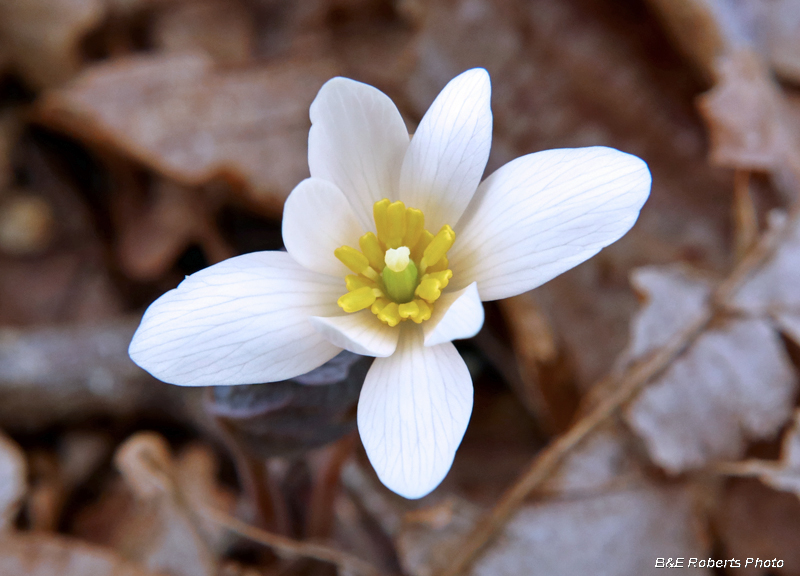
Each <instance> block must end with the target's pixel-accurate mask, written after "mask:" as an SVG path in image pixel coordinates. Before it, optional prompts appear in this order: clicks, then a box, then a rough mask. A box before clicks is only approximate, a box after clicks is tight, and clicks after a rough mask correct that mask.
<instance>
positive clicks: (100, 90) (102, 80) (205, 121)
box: [39, 54, 335, 215]
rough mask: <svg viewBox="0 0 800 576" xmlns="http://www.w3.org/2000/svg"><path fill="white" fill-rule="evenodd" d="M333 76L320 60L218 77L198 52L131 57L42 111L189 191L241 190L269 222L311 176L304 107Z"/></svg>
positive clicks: (90, 74)
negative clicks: (216, 185)
mask: <svg viewBox="0 0 800 576" xmlns="http://www.w3.org/2000/svg"><path fill="white" fill-rule="evenodd" d="M334 75H335V72H334V70H333V69H332V68H331V67H330V66H328V65H326V64H323V63H314V64H303V63H298V62H285V63H280V64H270V65H264V66H260V67H256V68H249V69H246V70H239V71H229V72H221V71H215V70H214V65H213V61H212V60H211V59H210V57H208V56H206V55H204V54H177V55H173V54H170V55H160V56H146V57H138V58H129V59H122V60H116V61H114V62H112V63H108V64H101V65H98V66H95V67H93V68H91V69H89V70H88V71H87V72H85V73H84V74H83V75H81V76H80V77H79V78H77V79H76V80H75V81H74V82H73V83H71V84H70V85H69V86H67V87H66V88H64V89H61V90H57V91H54V92H51V93H50V94H49V95H47V96H46V97H45V98H44V100H43V101H42V103H41V106H40V108H39V111H40V117H41V119H42V120H43V121H44V122H46V123H47V124H50V125H52V126H55V127H59V128H62V129H64V130H66V131H68V132H70V133H72V134H74V135H76V136H77V137H79V138H82V139H85V140H87V141H90V142H94V143H104V144H111V145H112V146H113V147H115V148H116V149H118V150H121V151H122V152H123V153H125V154H127V155H130V156H131V157H133V158H135V159H136V160H138V161H139V162H142V163H143V164H145V165H146V166H148V167H150V168H152V169H154V170H156V171H158V172H160V173H162V174H163V175H165V176H167V177H168V178H170V179H172V180H175V181H176V182H179V183H183V184H185V185H187V186H197V185H200V184H204V183H206V182H209V181H211V180H214V179H216V178H225V179H228V180H229V181H231V182H232V183H233V184H236V185H243V186H244V187H245V189H246V191H247V198H248V199H249V200H250V201H251V202H252V203H253V204H254V205H255V206H256V207H258V208H260V209H261V210H263V211H265V212H267V213H269V214H273V215H275V214H279V213H280V211H281V210H282V207H283V202H284V200H285V199H286V196H287V195H288V194H289V192H290V191H291V190H292V188H293V187H294V186H295V185H296V184H297V183H298V182H299V181H300V180H302V179H303V178H304V177H306V176H308V163H307V160H306V146H307V139H308V129H309V126H310V121H309V119H308V106H309V105H310V103H311V101H312V100H313V99H314V96H315V95H316V93H317V91H318V90H319V88H320V86H322V84H323V83H324V82H325V81H326V80H327V79H328V78H330V77H331V76H334Z"/></svg>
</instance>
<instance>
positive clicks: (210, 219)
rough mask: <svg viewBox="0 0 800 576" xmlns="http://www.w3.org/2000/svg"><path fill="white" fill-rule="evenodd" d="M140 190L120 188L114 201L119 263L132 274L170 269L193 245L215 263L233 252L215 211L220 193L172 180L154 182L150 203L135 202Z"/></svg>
mask: <svg viewBox="0 0 800 576" xmlns="http://www.w3.org/2000/svg"><path fill="white" fill-rule="evenodd" d="M134 194H135V191H128V190H120V193H119V194H117V195H116V196H115V197H114V199H113V200H112V201H113V202H114V203H115V207H116V208H117V209H116V210H115V215H116V219H115V220H116V222H117V230H118V238H117V242H116V250H117V255H118V259H119V265H120V266H121V267H122V269H123V270H124V271H125V272H126V273H127V274H128V276H130V277H131V278H136V279H137V280H155V279H158V278H160V277H161V276H162V275H163V274H164V273H165V272H167V271H168V270H169V269H170V268H171V267H172V266H173V265H174V264H175V262H176V260H177V259H178V258H179V256H180V255H181V254H183V253H184V252H185V251H186V249H187V248H189V246H191V245H192V244H198V245H199V246H200V247H201V248H202V249H203V253H204V255H205V257H206V258H207V259H208V261H209V262H210V263H211V264H214V263H216V262H220V261H221V260H225V259H226V258H230V257H232V256H234V255H235V254H234V253H233V250H232V249H231V248H230V247H229V246H227V245H226V243H225V241H224V240H223V239H222V238H221V237H220V234H219V232H218V231H217V227H216V224H215V222H214V213H215V212H216V211H217V209H218V208H219V204H220V203H221V198H220V195H219V194H217V195H216V198H213V197H214V196H215V195H213V194H206V191H204V190H197V189H190V188H187V187H185V186H180V185H178V184H175V183H173V182H169V181H167V180H159V181H158V182H156V183H155V184H154V185H153V190H152V192H151V195H150V196H151V197H150V198H149V199H148V202H147V203H146V205H145V206H141V205H135V206H131V204H132V203H134V202H137V198H135V197H134Z"/></svg>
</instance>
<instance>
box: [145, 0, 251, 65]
mask: <svg viewBox="0 0 800 576" xmlns="http://www.w3.org/2000/svg"><path fill="white" fill-rule="evenodd" d="M152 34H153V37H154V43H155V44H156V46H157V47H158V48H160V49H162V50H166V51H172V52H180V51H194V50H203V51H205V52H206V53H207V54H208V55H209V56H211V57H212V58H213V59H214V60H215V61H216V62H218V63H220V64H244V63H246V62H248V61H249V60H250V59H251V58H252V56H253V51H254V48H255V31H254V29H253V15H252V14H250V13H249V12H248V11H247V10H246V9H245V7H244V6H243V5H242V4H240V3H239V2H236V1H231V0H197V1H195V2H186V3H180V4H175V5H172V6H169V7H168V8H166V9H164V10H161V11H159V12H158V13H157V14H156V16H155V22H154V24H153V31H152Z"/></svg>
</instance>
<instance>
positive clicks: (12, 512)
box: [0, 433, 28, 532]
mask: <svg viewBox="0 0 800 576" xmlns="http://www.w3.org/2000/svg"><path fill="white" fill-rule="evenodd" d="M27 492H28V465H27V462H26V461H25V453H24V452H23V451H22V449H21V448H20V447H19V446H18V445H17V443H16V442H14V441H13V440H12V439H11V438H9V437H8V436H6V435H5V434H2V433H0V532H4V531H6V530H8V529H9V528H13V526H14V520H15V519H16V516H17V512H19V507H20V505H21V503H22V499H23V498H24V497H25V494H26V493H27Z"/></svg>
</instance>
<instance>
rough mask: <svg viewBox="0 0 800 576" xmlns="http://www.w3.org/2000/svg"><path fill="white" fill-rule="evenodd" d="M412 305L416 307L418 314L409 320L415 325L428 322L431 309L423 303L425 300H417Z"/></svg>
mask: <svg viewBox="0 0 800 576" xmlns="http://www.w3.org/2000/svg"><path fill="white" fill-rule="evenodd" d="M414 303H415V304H416V305H417V308H418V309H419V312H417V313H416V314H415V315H414V316H412V317H411V319H412V320H413V321H414V322H416V323H417V324H421V323H422V322H424V321H425V320H430V318H431V312H433V307H432V306H431V305H430V304H428V303H427V302H425V300H420V299H419V298H417V299H415V300H414Z"/></svg>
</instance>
